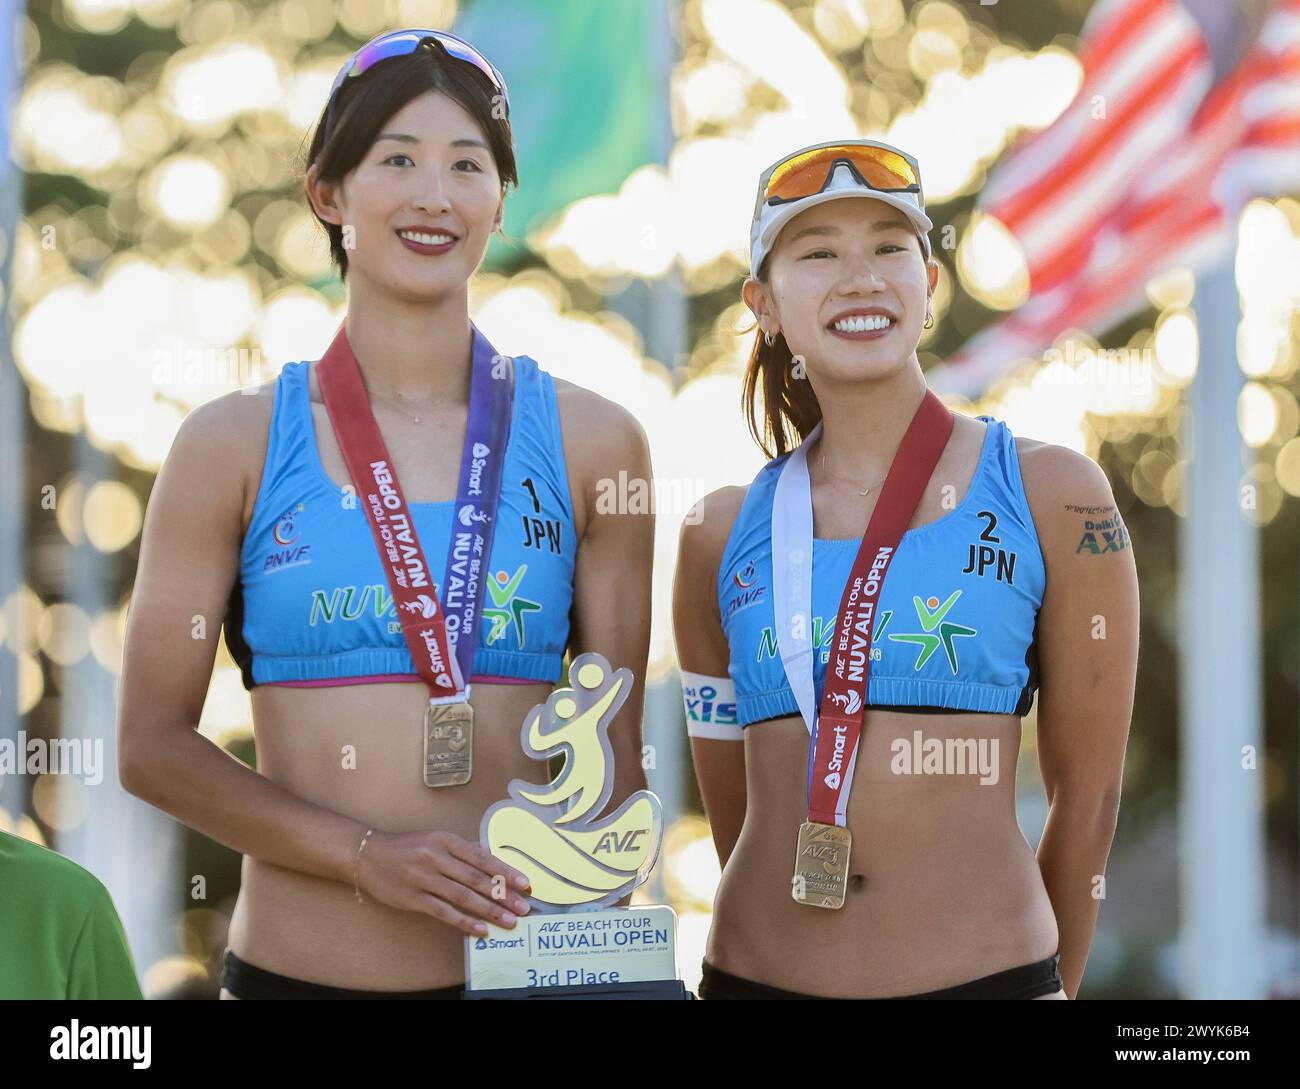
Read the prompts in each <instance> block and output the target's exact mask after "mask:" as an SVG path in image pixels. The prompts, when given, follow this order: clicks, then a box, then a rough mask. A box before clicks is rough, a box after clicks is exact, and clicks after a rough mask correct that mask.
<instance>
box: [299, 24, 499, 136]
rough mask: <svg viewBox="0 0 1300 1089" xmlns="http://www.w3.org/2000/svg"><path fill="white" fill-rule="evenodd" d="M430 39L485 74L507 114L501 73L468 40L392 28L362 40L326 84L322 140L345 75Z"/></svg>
mask: <svg viewBox="0 0 1300 1089" xmlns="http://www.w3.org/2000/svg"><path fill="white" fill-rule="evenodd" d="M430 39H432V41H436V42H438V43H439V44H440V45H441V46H442V48H443V49H445V50H446V51H447V53H448V54H449V55H451V56H453V57H455V58H456V59H457V60H462V61H467V62H468V63H469V64H472V65H473V66H474V67H475V68H477V69H478V70H479V71H480V72H482V73H483V74H484V75H485V76H487V78H488V79H489V80H490V81H491V83H492V86H493V87H495V88H496V89H497V91H499V92H500V94H501V99H502V102H503V103H504V104H505V109H506V116H507V117H509V116H510V95H509V93H508V92H507V91H506V81H505V77H504V76H503V75H502V74H501V73H500V72H499V71H497V69H496V66H495V65H493V64H492V62H491V61H489V60H488V59H487V58H486V57H485V56H483V54H482V53H480V52H479V51H478V50H477V49H475V48H474V47H473V46H472V45H470V44H469V42H467V41H464V40H463V39H461V38H457V37H456V35H454V34H448V33H447V32H446V31H443V30H394V31H393V32H392V33H391V34H381V35H380V36H379V37H378V38H374V39H372V40H371V41H368V42H366V44H365V45H363V46H362V47H361V48H360V49H358V50H357V51H356V52H355V53H353V54H352V56H350V57H349V58H348V59H347V62H346V63H345V64H344V65H343V67H342V68H340V69H339V74H338V75H337V76H335V77H334V84H333V86H332V87H330V96H329V106H328V108H327V109H326V111H325V131H324V135H323V137H322V142H323V141H324V140H328V139H329V134H330V129H331V128H333V125H334V107H335V103H336V102H337V101H338V93H339V88H340V87H342V86H343V84H344V83H345V82H347V80H348V78H349V77H351V76H359V75H362V74H363V73H365V72H367V71H369V70H370V69H371V68H373V67H374V66H375V65H376V64H378V63H379V62H380V61H383V60H388V59H389V58H390V57H401V56H405V55H406V54H408V53H414V52H415V51H416V50H417V49H419V48H420V47H421V46H424V45H425V43H426V42H429V43H430V45H429V46H428V47H427V48H434V46H433V45H432V42H431V41H430Z"/></svg>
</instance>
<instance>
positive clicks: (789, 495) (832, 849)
mask: <svg viewBox="0 0 1300 1089" xmlns="http://www.w3.org/2000/svg"><path fill="white" fill-rule="evenodd" d="M953 422H954V418H953V414H952V412H951V411H950V410H949V409H948V408H947V407H946V406H945V405H944V404H943V402H942V401H940V400H939V398H938V397H937V396H936V395H935V394H934V393H933V392H932V391H931V390H929V389H927V390H926V392H925V396H924V398H922V400H921V404H920V406H919V407H918V408H917V410H916V413H915V414H914V415H913V417H912V422H911V423H910V424H909V425H908V428H907V433H906V434H905V435H904V436H903V441H902V442H901V443H900V444H899V447H898V451H897V452H896V453H895V455H894V459H893V461H892V462H891V463H890V466H889V475H888V476H887V477H886V478H885V483H884V485H883V487H882V488H881V492H880V498H879V499H878V500H877V502H876V508H875V510H874V511H873V512H872V515H871V520H870V522H869V523H868V525H867V531H866V533H865V534H864V535H863V537H862V544H861V545H860V546H859V548H858V552H857V555H856V556H855V557H854V560H853V567H852V569H851V570H850V572H849V577H848V581H847V583H846V584H845V586H844V592H843V595H842V596H841V598H840V608H839V612H838V613H837V614H836V619H835V630H834V632H833V635H832V640H831V647H830V649H831V659H830V662H829V663H828V664H827V668H826V678H825V682H824V684H823V690H822V698H821V704H820V709H819V708H818V705H817V701H816V689H815V679H814V678H815V673H814V659H813V654H814V653H815V648H814V647H813V645H812V553H813V509H812V487H811V483H810V480H809V476H808V448H809V446H810V445H811V444H812V443H813V442H815V441H816V440H817V438H818V437H819V436H820V435H821V433H822V428H823V425H822V423H820V422H819V423H818V424H817V426H816V427H815V428H813V430H812V431H811V432H810V433H809V434H808V436H807V437H806V438H805V439H804V440H803V442H802V443H800V444H799V446H798V447H796V448H795V450H793V451H792V452H791V454H790V456H789V457H788V458H787V459H786V463H785V465H783V466H782V467H781V471H780V475H779V476H778V477H777V482H776V489H775V492H774V494H773V497H772V604H773V611H774V614H775V620H776V625H777V644H778V646H779V648H780V652H781V662H782V665H783V666H784V667H785V673H786V678H787V681H788V682H789V684H790V688H791V691H793V693H794V696H795V700H796V702H797V703H798V705H799V712H800V714H801V715H802V716H803V720H804V724H805V725H806V726H807V727H808V732H809V735H810V738H809V745H808V785H807V795H808V819H807V820H806V821H805V822H804V823H803V824H802V825H801V826H800V828H799V841H798V848H797V851H796V855H795V871H794V880H793V882H792V890H791V892H792V895H793V897H794V899H795V900H797V901H798V902H799V903H801V904H811V905H813V906H814V907H825V908H841V907H843V906H844V898H845V895H846V893H847V891H848V876H849V852H850V851H851V849H852V846H853V839H852V836H851V835H850V833H849V829H848V825H847V820H846V810H847V807H848V797H849V786H850V784H851V783H852V781H853V769H854V765H855V763H856V761H857V756H858V744H859V741H860V739H861V736H862V725H863V720H864V718H865V715H866V705H867V693H868V682H869V678H870V673H871V641H872V632H873V630H874V628H875V620H876V611H877V610H876V606H877V604H878V603H879V601H880V593H881V589H882V587H883V586H884V582H885V575H886V573H887V572H888V570H889V564H890V562H891V561H892V560H893V558H894V555H895V553H896V552H897V550H898V542H899V541H900V540H901V539H902V536H903V534H904V533H905V532H906V531H907V525H908V523H909V522H910V521H911V520H912V515H913V514H915V513H916V508H917V506H918V504H919V503H920V501H921V496H922V495H923V494H924V492H925V487H926V484H927V483H928V482H929V480H930V476H931V474H932V473H933V472H934V467H935V465H936V464H938V461H939V457H940V455H941V454H942V453H943V450H944V447H945V446H946V445H947V443H948V437H949V436H950V435H951V433H952V428H953Z"/></svg>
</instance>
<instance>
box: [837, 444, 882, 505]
mask: <svg viewBox="0 0 1300 1089" xmlns="http://www.w3.org/2000/svg"><path fill="white" fill-rule="evenodd" d="M822 479H824V480H829V479H830V478H829V477H827V476H826V451H825V450H823V451H822ZM830 482H831V483H832V484H838V483H839V481H837V480H831V481H830ZM883 483H884V478H883V477H882V478H881V479H880V480H877V481H876V483H875V484H872V485H870V486H868V487H867V488H866V489H864V490H863V491H860V492H858V495H866V494H867V493H868V492H870V491H871V489H872V488H874V487H876V486H877V485H879V484H883ZM848 486H849V487H853V490H854V491H857V488H856V487H854V486H853V485H848Z"/></svg>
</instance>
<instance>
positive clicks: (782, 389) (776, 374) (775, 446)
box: [741, 235, 926, 458]
mask: <svg viewBox="0 0 1300 1089" xmlns="http://www.w3.org/2000/svg"><path fill="white" fill-rule="evenodd" d="M916 245H917V248H918V249H919V250H920V253H921V260H922V261H924V260H925V259H926V258H925V244H924V243H923V242H922V241H921V236H920V235H917V236H916ZM771 259H772V254H771V252H769V253H768V255H767V256H766V257H764V258H763V263H762V264H761V265H759V266H758V281H759V283H761V284H766V283H767V264H768V262H769V261H770V260H771ZM805 366H806V364H805ZM760 385H761V386H762V391H763V411H762V413H759V411H758V406H757V396H758V391H759V386H760ZM741 404H742V405H743V406H744V410H745V420H746V422H747V423H748V424H749V433H750V434H751V435H753V436H754V441H755V442H757V443H758V445H759V446H760V447H761V448H762V450H763V453H765V454H766V455H767V456H768V457H769V458H778V457H780V456H781V455H782V454H784V453H786V451H788V450H793V449H794V448H795V447H796V446H798V445H799V444H800V443H801V442H803V440H804V439H805V438H807V436H808V434H809V432H811V431H812V429H813V428H814V427H816V426H817V424H818V423H819V422H820V421H821V418H822V406H821V405H819V404H818V403H817V394H816V393H814V392H813V388H812V383H811V382H810V381H809V380H808V374H807V371H806V370H805V371H804V372H803V373H802V374H800V375H796V374H795V358H794V355H793V354H792V353H791V351H790V346H789V345H788V344H787V343H786V342H785V334H784V333H777V334H776V336H775V337H774V338H773V340H772V344H771V347H769V346H768V344H767V342H766V341H765V340H764V339H763V332H762V330H761V329H758V330H756V331H755V335H754V347H753V348H752V349H751V350H750V353H749V362H748V363H747V364H746V365H745V382H744V386H743V388H742V390H741Z"/></svg>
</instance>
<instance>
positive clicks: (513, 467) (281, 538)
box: [225, 356, 577, 688]
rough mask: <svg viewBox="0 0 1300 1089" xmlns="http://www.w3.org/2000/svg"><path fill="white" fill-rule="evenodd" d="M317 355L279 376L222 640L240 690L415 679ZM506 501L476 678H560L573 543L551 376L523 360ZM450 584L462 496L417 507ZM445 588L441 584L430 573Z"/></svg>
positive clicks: (432, 558)
mask: <svg viewBox="0 0 1300 1089" xmlns="http://www.w3.org/2000/svg"><path fill="white" fill-rule="evenodd" d="M309 365H310V364H309V363H307V362H299V363H289V364H287V365H286V366H285V367H284V369H283V370H282V371H281V372H280V376H279V378H278V379H277V381H276V384H275V402H274V405H273V408H272V413H271V426H270V433H269V436H268V443H267V451H266V461H265V463H264V467H263V470H262V481H261V486H260V487H259V489H258V494H257V499H256V501H255V504H254V507H253V515H252V520H251V521H250V523H249V526H248V532H247V533H246V534H245V536H244V541H243V546H242V549H241V551H240V557H239V578H238V579H237V581H236V583H235V586H234V588H233V589H232V592H231V597H230V603H229V608H228V613H227V617H226V625H225V628H226V645H227V647H228V648H229V649H230V653H231V656H232V657H233V658H234V659H235V661H236V662H237V663H238V664H239V667H240V672H241V674H242V677H243V682H244V687H246V688H252V687H253V686H254V685H258V684H285V685H294V686H315V685H331V684H363V683H371V682H382V681H412V682H417V683H418V682H419V679H420V678H419V675H418V674H417V673H416V670H415V663H414V662H413V661H412V660H411V654H410V651H409V650H408V649H407V645H406V641H405V639H404V637H403V635H402V631H401V626H400V625H399V623H398V620H397V610H396V607H395V606H394V603H393V599H392V595H391V593H390V591H389V588H388V583H387V582H386V581H385V577H384V572H383V568H382V566H381V564H380V560H379V555H378V553H377V551H376V547H375V540H374V537H373V535H372V533H371V530H370V526H369V524H368V523H367V521H366V514H365V511H364V510H363V509H362V505H361V501H360V500H359V499H358V497H357V496H356V495H355V493H354V492H353V491H352V490H351V489H344V488H340V487H339V486H338V485H337V484H335V483H334V482H333V481H332V480H331V479H330V478H329V476H328V475H327V474H326V472H325V468H324V465H323V464H322V462H321V459H320V453H319V449H318V447H317V445H316V433H315V425H314V421H313V418H312V411H311V397H310V390H309V387H308V382H307V377H308V367H309ZM514 367H515V393H514V400H513V407H512V414H511V423H510V435H509V439H508V441H507V443H506V453H505V465H504V473H503V477H502V481H501V502H500V506H499V508H498V514H497V518H498V521H497V525H496V531H495V533H494V535H493V539H492V551H491V556H490V558H489V562H488V564H487V567H486V572H485V578H484V598H483V603H482V606H481V609H482V611H481V614H480V619H479V623H478V630H477V636H476V638H477V645H476V646H475V649H474V663H473V670H472V672H471V674H470V676H469V677H468V678H467V680H468V681H470V682H471V683H472V682H475V681H477V682H486V683H492V682H497V683H507V684H509V683H525V682H528V681H547V682H551V683H554V682H556V681H557V680H559V678H560V675H561V668H562V664H563V658H564V652H565V648H566V646H567V644H568V638H569V609H570V606H571V605H572V602H573V572H574V561H575V557H576V554H577V541H576V540H575V529H574V521H573V505H572V501H571V496H570V494H569V482H568V476H567V471H566V467H565V459H564V447H563V443H562V440H561V431H560V419H559V411H558V407H557V404H556V399H555V386H554V383H553V381H552V379H551V376H550V375H549V374H548V373H547V372H546V371H544V370H542V369H541V368H540V367H539V366H538V365H537V362H536V361H535V360H533V359H531V358H529V357H528V356H515V357H514ZM410 507H411V511H412V517H413V518H414V521H415V528H416V532H417V533H418V534H419V538H420V543H421V545H422V546H423V548H424V552H425V555H426V556H428V558H429V563H430V565H431V568H432V570H433V571H434V572H435V573H436V574H437V577H438V578H439V579H441V574H442V570H443V563H444V560H445V558H446V555H447V547H448V543H449V541H450V538H451V519H452V516H453V514H454V512H455V510H456V502H455V500H454V499H453V500H447V501H444V502H437V503H412V504H410ZM435 589H436V590H437V592H438V593H441V586H439V585H438V583H437V582H435Z"/></svg>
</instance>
